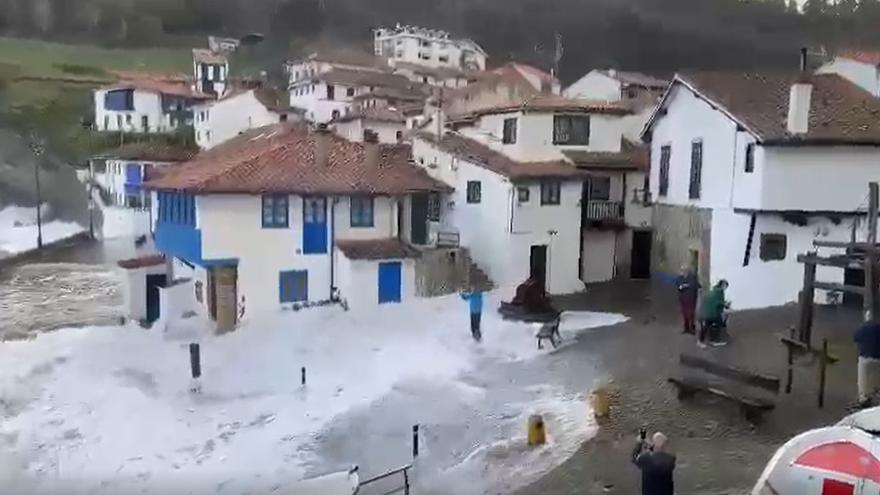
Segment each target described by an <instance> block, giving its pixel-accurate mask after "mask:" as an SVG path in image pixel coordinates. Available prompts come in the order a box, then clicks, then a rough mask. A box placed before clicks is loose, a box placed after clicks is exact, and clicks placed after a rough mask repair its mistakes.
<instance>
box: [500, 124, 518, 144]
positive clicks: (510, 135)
mask: <svg viewBox="0 0 880 495" xmlns="http://www.w3.org/2000/svg"><path fill="white" fill-rule="evenodd" d="M501 143H502V144H515V143H516V119H515V118H513V119H504V133H503V135H502V137H501Z"/></svg>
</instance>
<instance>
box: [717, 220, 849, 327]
mask: <svg viewBox="0 0 880 495" xmlns="http://www.w3.org/2000/svg"><path fill="white" fill-rule="evenodd" d="M750 222H751V215H750V214H748V213H735V212H734V211H733V210H732V209H729V208H719V209H716V210H714V211H713V212H712V227H711V229H712V234H711V235H712V241H711V254H710V258H711V261H710V264H711V265H710V276H711V279H712V283H713V284H714V283H715V282H717V281H718V280H720V279H722V278H723V279H726V280H727V281H728V282H730V288H729V289H728V291H727V297H728V299H730V300H731V301H732V304H733V308H734V309H737V310H739V309H750V308H760V307H768V306H776V305H780V304H786V303H791V302H796V301H797V298H798V291H800V290H801V287H802V284H803V274H804V267H803V265H802V264H800V263H798V262H797V255H798V254H803V253H806V252H807V251H814V250H815V249H816V248H815V247H813V240H817V239H818V240H826V241H849V239H850V235H851V229H852V219H851V218H846V219H843V221H841V222H840V223H839V224H837V225H835V224H834V222H832V221H831V220H830V219H828V218H826V217H817V218H810V219H809V221H808V224H807V225H806V226H803V227H800V226H796V225H793V224H791V223H788V222H785V221H783V220H782V219H781V218H780V217H779V216H776V215H759V216H758V217H757V221H756V224H755V235H754V238H753V240H752V250H751V256H750V258H749V264H748V266H745V267H744V266H743V259H744V256H745V249H746V243H747V242H748V233H749V224H750ZM764 233H768V234H785V235H786V236H787V250H786V258H785V260H777V261H762V260H761V257H760V251H761V234H764ZM856 236H857V237H856V238H857V239H860V240H861V239H864V238H865V233H864V230H863V229H859V230H858V231H857V234H856ZM829 254H831V252H829ZM816 279H817V280H819V281H822V282H837V283H842V282H843V270H842V269H839V268H834V267H819V268H818V270H817V273H816ZM818 292H820V293H821V292H822V291H818ZM817 300H819V301H823V300H824V294H817Z"/></svg>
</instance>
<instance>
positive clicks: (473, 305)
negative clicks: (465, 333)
mask: <svg viewBox="0 0 880 495" xmlns="http://www.w3.org/2000/svg"><path fill="white" fill-rule="evenodd" d="M461 298H462V299H463V300H465V301H467V302H468V303H469V304H468V305H469V307H470V312H471V335H472V336H473V337H474V340H476V341H477V342H480V341H481V340H483V333H482V332H481V331H480V317H481V316H482V315H483V291H481V290H479V289H477V288H476V287H471V289H470V290H469V291H465V292H462V293H461Z"/></svg>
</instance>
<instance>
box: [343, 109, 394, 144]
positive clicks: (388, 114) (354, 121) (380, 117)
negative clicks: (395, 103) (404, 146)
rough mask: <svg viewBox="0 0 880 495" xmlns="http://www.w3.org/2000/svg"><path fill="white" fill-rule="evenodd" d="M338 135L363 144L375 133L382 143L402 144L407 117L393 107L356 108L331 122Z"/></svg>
mask: <svg viewBox="0 0 880 495" xmlns="http://www.w3.org/2000/svg"><path fill="white" fill-rule="evenodd" d="M330 126H331V127H332V128H333V131H334V132H336V134H338V135H340V136H342V137H344V138H345V139H348V140H349V141H355V142H361V141H364V137H365V136H367V135H368V134H370V133H375V134H376V135H377V136H378V138H379V142H380V143H386V144H391V143H400V142H402V141H403V140H404V133H405V132H406V117H405V116H404V115H403V113H402V112H401V111H400V110H397V109H396V108H393V107H369V108H355V109H354V110H352V111H351V112H349V113H347V114H345V115H343V116H342V117H339V118H337V119H336V120H333V121H331V122H330Z"/></svg>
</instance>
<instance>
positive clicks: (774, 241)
mask: <svg viewBox="0 0 880 495" xmlns="http://www.w3.org/2000/svg"><path fill="white" fill-rule="evenodd" d="M878 115H880V100H877V99H875V98H874V97H873V96H872V95H871V94H870V93H868V92H866V91H864V90H863V89H861V88H859V87H857V86H856V85H854V84H852V83H850V82H848V81H847V80H845V79H843V78H842V77H840V76H837V75H830V74H828V75H805V74H797V73H788V74H786V73H762V74H744V73H723V72H722V73H694V74H679V75H677V76H676V77H675V79H674V81H673V83H672V85H671V86H670V88H669V90H668V91H667V92H666V94H665V95H664V97H663V100H662V102H661V103H660V105H659V106H658V108H657V109H656V111H655V112H654V115H653V116H652V118H651V120H650V121H649V123H648V125H647V127H646V130H645V138H646V139H650V142H651V177H650V189H651V195H652V197H653V198H654V201H655V203H656V204H655V210H654V218H653V222H654V230H655V239H654V243H655V246H654V253H655V254H654V259H653V264H654V268H655V271H656V272H658V273H660V274H665V275H666V276H667V277H670V278H671V277H673V276H674V275H675V274H677V273H678V271H679V269H680V267H681V266H683V265H689V264H690V265H692V266H694V267H697V268H698V271H699V275H700V278H701V280H702V281H703V285H704V286H708V285H709V284H710V283H715V282H717V281H718V280H720V279H727V280H728V281H729V282H730V289H729V290H728V297H729V298H730V299H731V300H732V302H733V306H734V307H735V308H737V309H745V308H756V307H765V306H772V305H778V304H784V303H789V302H793V301H796V300H797V297H798V291H799V290H800V288H801V284H802V280H803V267H802V266H801V265H800V264H799V263H798V262H797V260H796V257H797V255H798V254H801V253H805V252H807V251H812V250H814V247H813V241H814V240H834V241H848V240H850V239H851V236H853V235H854V234H855V236H856V237H857V239H859V240H862V239H864V233H863V228H862V224H861V222H860V221H859V219H860V218H861V216H862V215H864V212H863V211H862V210H861V209H860V207H864V205H865V203H864V201H863V200H864V198H865V197H866V193H867V183H868V182H869V181H878V180H880V166H878V163H880V148H878V144H880V119H878V118H877V116H878ZM854 225H855V227H854ZM854 229H855V231H854ZM843 277H844V272H843V271H842V270H839V269H827V268H823V267H820V268H819V272H818V278H819V280H822V281H825V282H838V283H840V282H842V281H843ZM822 296H823V297H824V296H825V295H824V294H822Z"/></svg>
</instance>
